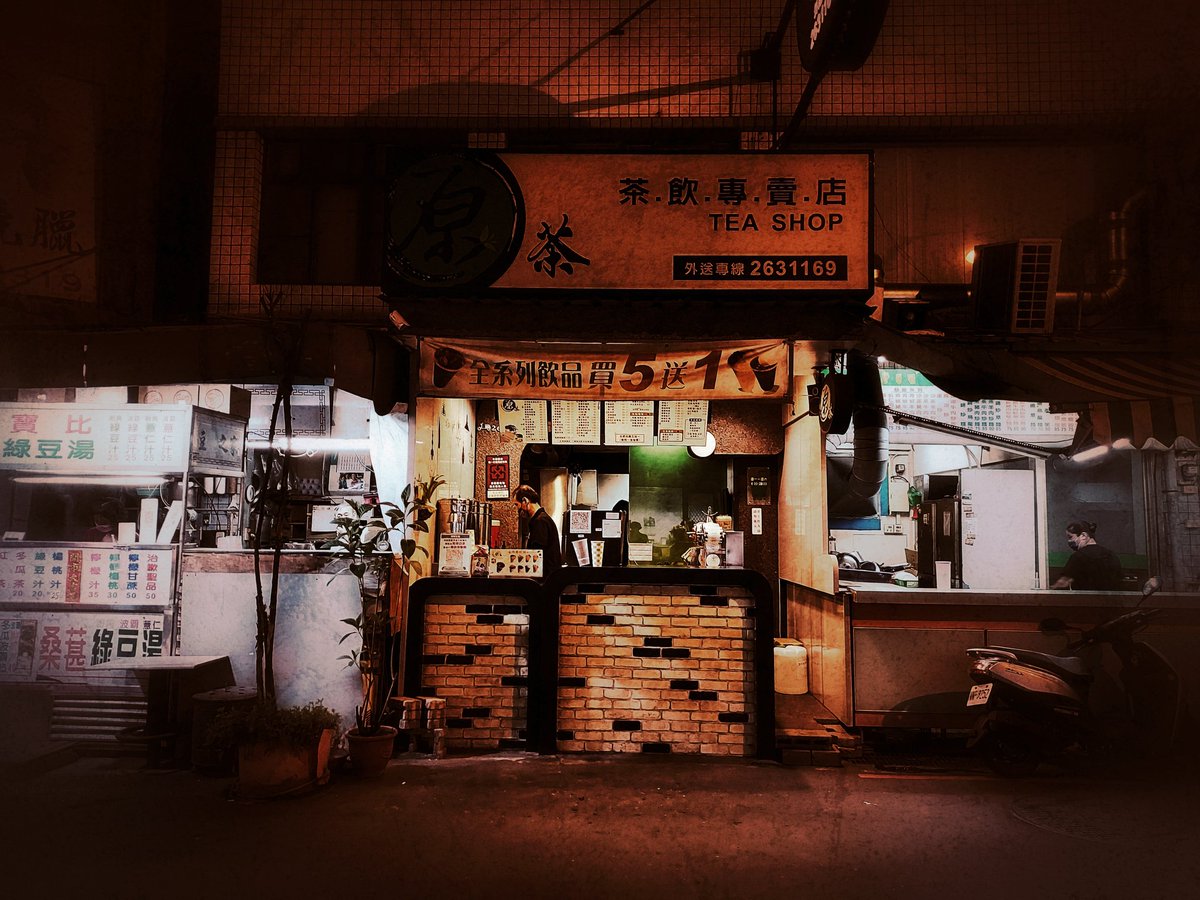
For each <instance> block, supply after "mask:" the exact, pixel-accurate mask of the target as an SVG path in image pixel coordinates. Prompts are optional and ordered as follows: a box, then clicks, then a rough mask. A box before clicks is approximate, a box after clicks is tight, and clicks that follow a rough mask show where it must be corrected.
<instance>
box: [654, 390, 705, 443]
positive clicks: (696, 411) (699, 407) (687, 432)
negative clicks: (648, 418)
mask: <svg viewBox="0 0 1200 900" xmlns="http://www.w3.org/2000/svg"><path fill="white" fill-rule="evenodd" d="M707 432H708V401H707V400H662V401H660V402H659V404H658V442H659V443H660V444H663V445H666V446H672V445H674V446H677V447H702V446H704V437H705V434H706V433H707Z"/></svg>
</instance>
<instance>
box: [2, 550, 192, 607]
mask: <svg viewBox="0 0 1200 900" xmlns="http://www.w3.org/2000/svg"><path fill="white" fill-rule="evenodd" d="M173 553H174V551H172V550H170V549H161V550H158V549H146V548H116V547H114V548H112V549H108V548H86V549H85V548H75V547H36V546H25V545H23V546H21V547H7V548H0V602H5V603H79V604H106V605H110V606H111V605H118V604H128V605H138V606H166V605H167V603H168V601H169V600H170V595H171V571H172V562H173Z"/></svg>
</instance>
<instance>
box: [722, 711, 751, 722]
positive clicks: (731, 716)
mask: <svg viewBox="0 0 1200 900" xmlns="http://www.w3.org/2000/svg"><path fill="white" fill-rule="evenodd" d="M717 721H718V722H749V721H750V714H749V713H717Z"/></svg>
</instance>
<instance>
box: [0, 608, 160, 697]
mask: <svg viewBox="0 0 1200 900" xmlns="http://www.w3.org/2000/svg"><path fill="white" fill-rule="evenodd" d="M164 622H165V619H164V617H163V616H162V615H159V614H155V613H74V612H64V613H53V612H21V613H0V680H4V681H32V680H37V679H45V680H51V681H70V680H72V679H73V678H79V679H82V678H83V676H84V675H85V673H86V671H87V670H88V669H89V668H90V667H92V666H96V665H99V664H100V663H106V662H112V661H113V660H120V659H137V658H141V657H148V656H163V655H164V649H163V648H164V646H165V643H164Z"/></svg>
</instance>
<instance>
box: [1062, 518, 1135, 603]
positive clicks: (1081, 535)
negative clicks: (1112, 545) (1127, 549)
mask: <svg viewBox="0 0 1200 900" xmlns="http://www.w3.org/2000/svg"><path fill="white" fill-rule="evenodd" d="M1067 543H1068V544H1070V545H1071V549H1072V550H1074V551H1075V552H1074V553H1072V554H1071V558H1070V559H1069V560H1067V565H1066V567H1065V568H1064V569H1063V570H1062V574H1061V575H1060V576H1059V577H1058V580H1057V581H1055V582H1054V584H1052V585H1050V587H1052V588H1054V589H1055V590H1064V589H1068V588H1069V589H1071V590H1075V591H1119V590H1121V588H1122V584H1121V580H1122V572H1121V561H1120V560H1119V559H1117V554H1115V553H1113V552H1112V551H1111V550H1109V549H1108V548H1107V547H1101V546H1100V545H1099V544H1097V543H1096V523H1095V522H1071V523H1070V524H1069V525H1067Z"/></svg>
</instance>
